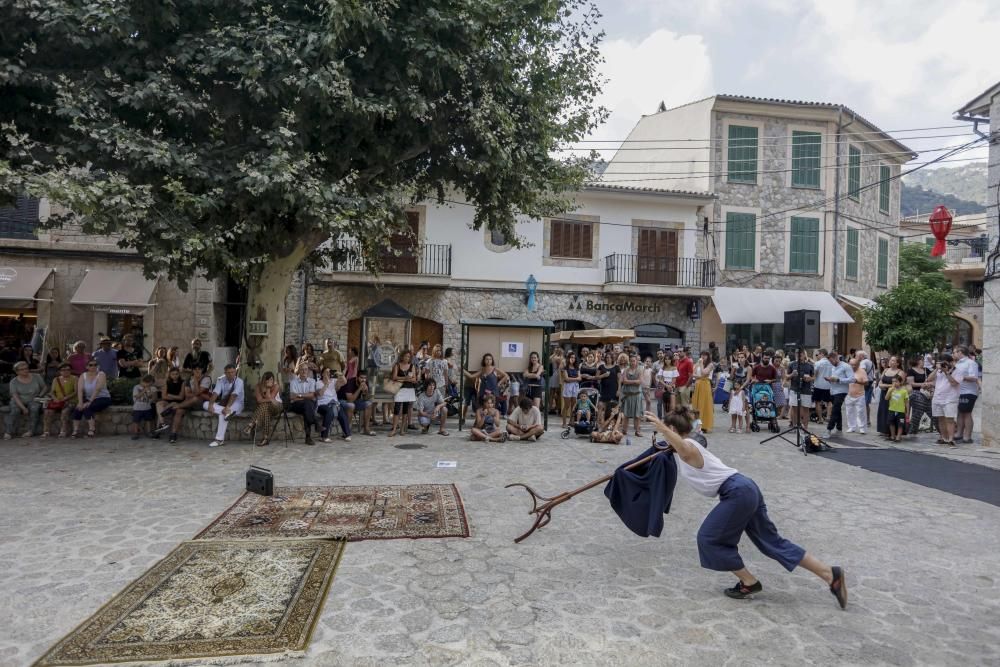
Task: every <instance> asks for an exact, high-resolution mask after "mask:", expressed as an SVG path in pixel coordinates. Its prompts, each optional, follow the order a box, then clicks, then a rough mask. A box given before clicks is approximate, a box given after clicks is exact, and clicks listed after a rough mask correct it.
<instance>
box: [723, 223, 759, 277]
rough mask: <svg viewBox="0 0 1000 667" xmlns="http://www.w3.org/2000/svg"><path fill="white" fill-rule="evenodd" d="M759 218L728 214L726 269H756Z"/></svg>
mask: <svg viewBox="0 0 1000 667" xmlns="http://www.w3.org/2000/svg"><path fill="white" fill-rule="evenodd" d="M756 237H757V216H756V215H754V214H753V213H732V212H728V213H726V268H727V269H751V270H752V269H754V268H755V267H756V262H755V261H754V260H755V256H756V254H757V243H756V241H757V238H756Z"/></svg>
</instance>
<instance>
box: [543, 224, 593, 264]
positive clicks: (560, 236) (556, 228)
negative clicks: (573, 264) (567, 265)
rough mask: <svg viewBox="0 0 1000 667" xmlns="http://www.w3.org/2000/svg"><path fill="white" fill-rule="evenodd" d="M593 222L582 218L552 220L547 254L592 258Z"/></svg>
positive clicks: (570, 257)
mask: <svg viewBox="0 0 1000 667" xmlns="http://www.w3.org/2000/svg"><path fill="white" fill-rule="evenodd" d="M593 238H594V223H592V222H584V221H582V220H553V221H552V227H551V236H550V239H549V256H550V257H563V258H567V259H592V258H593V255H594V253H593V247H592V245H593Z"/></svg>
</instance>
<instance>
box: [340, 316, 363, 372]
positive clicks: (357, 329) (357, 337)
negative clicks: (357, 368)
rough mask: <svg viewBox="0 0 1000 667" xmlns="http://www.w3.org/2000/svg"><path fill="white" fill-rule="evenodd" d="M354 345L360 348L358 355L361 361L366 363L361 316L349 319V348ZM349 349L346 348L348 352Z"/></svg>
mask: <svg viewBox="0 0 1000 667" xmlns="http://www.w3.org/2000/svg"><path fill="white" fill-rule="evenodd" d="M352 347H356V348H358V356H359V357H361V362H359V363H362V364H363V363H365V362H364V360H365V359H367V357H366V356H365V350H362V349H361V318H360V317H359V318H357V319H354V320H348V321H347V350H349V349H351V348H352ZM347 350H344V352H345V353H346V352H347Z"/></svg>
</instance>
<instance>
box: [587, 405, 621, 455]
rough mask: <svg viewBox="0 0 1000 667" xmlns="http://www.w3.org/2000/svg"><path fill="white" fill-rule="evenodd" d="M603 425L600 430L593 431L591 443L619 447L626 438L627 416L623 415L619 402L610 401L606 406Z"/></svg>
mask: <svg viewBox="0 0 1000 667" xmlns="http://www.w3.org/2000/svg"><path fill="white" fill-rule="evenodd" d="M602 424H603V426H602V427H601V429H600V430H595V431H591V433H590V441H591V442H601V443H604V444H608V445H617V444H618V443H620V442H621V441H622V438H624V437H625V427H626V423H625V415H623V414H622V411H621V409H620V408H619V407H618V402H617V401H608V402H607V403H605V404H604V419H603V420H602Z"/></svg>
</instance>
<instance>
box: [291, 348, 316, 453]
mask: <svg viewBox="0 0 1000 667" xmlns="http://www.w3.org/2000/svg"><path fill="white" fill-rule="evenodd" d="M316 389H317V387H316V380H315V379H313V378H311V377H309V365H308V364H299V365H298V368H296V369H295V377H294V378H292V381H291V382H289V383H288V398H289V399H291V400H290V404H289V406H288V411H289V412H295V413H297V414H300V415H302V423H303V428H304V429H305V433H306V444H307V445H315V444H316V443H315V442H313V439H312V429H313V427H314V426H316Z"/></svg>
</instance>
